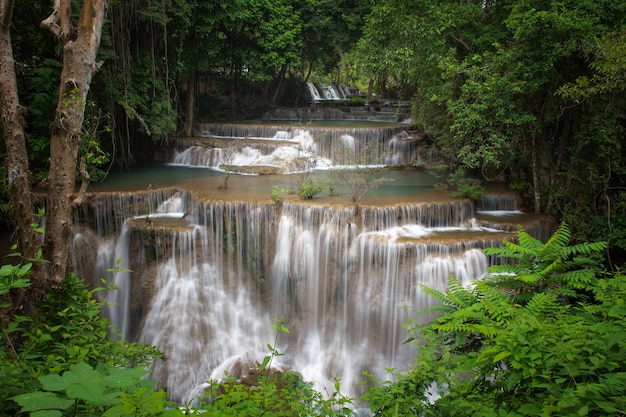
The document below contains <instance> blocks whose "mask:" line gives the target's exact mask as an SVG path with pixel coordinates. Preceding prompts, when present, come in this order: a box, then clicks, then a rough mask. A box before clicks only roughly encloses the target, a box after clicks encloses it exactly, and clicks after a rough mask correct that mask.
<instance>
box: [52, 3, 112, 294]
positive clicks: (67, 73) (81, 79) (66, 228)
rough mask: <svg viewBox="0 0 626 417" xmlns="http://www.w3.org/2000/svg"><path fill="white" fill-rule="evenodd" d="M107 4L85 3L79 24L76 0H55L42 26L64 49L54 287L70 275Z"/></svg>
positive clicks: (57, 126)
mask: <svg viewBox="0 0 626 417" xmlns="http://www.w3.org/2000/svg"><path fill="white" fill-rule="evenodd" d="M107 7H108V0H83V2H82V9H81V13H80V17H79V21H78V23H77V25H76V26H74V25H73V24H72V22H71V21H70V20H69V19H70V18H71V1H70V0H56V1H55V10H54V11H53V13H52V14H51V15H50V16H49V17H48V18H47V19H46V20H44V21H43V22H42V24H43V25H45V26H46V27H48V28H49V29H50V30H51V31H52V33H53V34H55V35H56V36H57V37H58V39H59V42H60V43H61V45H62V46H63V69H62V71H61V78H60V85H59V99H58V103H57V109H56V115H55V118H54V121H53V122H52V126H51V138H50V173H49V176H48V186H49V188H48V197H47V210H46V211H47V223H46V225H47V228H46V238H45V252H44V254H45V257H46V259H47V260H48V261H50V264H49V279H50V280H51V281H52V283H53V284H54V283H58V282H60V281H62V280H63V279H64V278H65V277H66V275H67V268H68V260H69V251H70V245H71V239H72V212H73V209H74V206H75V204H78V202H80V201H82V199H83V198H82V196H78V197H76V196H75V195H74V194H75V191H76V179H77V175H76V173H77V169H78V163H79V162H78V161H79V159H78V156H79V150H80V146H81V144H82V141H83V132H82V129H83V120H84V113H85V104H86V102H87V94H88V93H89V87H90V85H91V80H92V77H93V74H94V73H95V72H96V71H97V70H98V68H99V64H97V63H96V53H97V52H98V48H99V46H100V37H101V33H102V24H103V21H104V18H105V14H106V11H107Z"/></svg>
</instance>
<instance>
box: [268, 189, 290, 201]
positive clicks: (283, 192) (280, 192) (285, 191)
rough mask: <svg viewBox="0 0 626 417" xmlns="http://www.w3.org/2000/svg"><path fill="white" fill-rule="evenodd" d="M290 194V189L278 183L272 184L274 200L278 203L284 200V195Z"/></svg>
mask: <svg viewBox="0 0 626 417" xmlns="http://www.w3.org/2000/svg"><path fill="white" fill-rule="evenodd" d="M286 194H289V189H287V188H284V187H280V186H278V185H274V186H272V200H273V201H274V202H275V203H278V202H280V201H281V200H282V198H283V196H284V195H286Z"/></svg>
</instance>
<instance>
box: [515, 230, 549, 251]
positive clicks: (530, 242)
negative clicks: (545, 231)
mask: <svg viewBox="0 0 626 417" xmlns="http://www.w3.org/2000/svg"><path fill="white" fill-rule="evenodd" d="M517 241H518V242H519V245H520V246H521V247H523V248H524V249H526V250H528V251H532V253H534V254H535V255H536V254H537V253H538V252H539V251H540V250H541V249H542V248H543V246H544V245H543V243H541V241H540V240H539V239H537V238H535V237H533V236H531V235H530V234H529V233H528V232H526V231H525V230H524V229H523V228H522V227H521V226H518V227H517Z"/></svg>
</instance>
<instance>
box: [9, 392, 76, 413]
mask: <svg viewBox="0 0 626 417" xmlns="http://www.w3.org/2000/svg"><path fill="white" fill-rule="evenodd" d="M12 400H14V401H15V402H17V403H18V404H19V405H21V406H22V410H21V411H22V412H32V411H39V410H65V409H66V408H68V407H71V406H72V405H73V404H74V401H73V400H70V399H67V398H63V397H60V396H58V395H57V394H55V393H53V392H41V391H36V392H29V393H27V394H20V395H17V396H15V397H13V398H12Z"/></svg>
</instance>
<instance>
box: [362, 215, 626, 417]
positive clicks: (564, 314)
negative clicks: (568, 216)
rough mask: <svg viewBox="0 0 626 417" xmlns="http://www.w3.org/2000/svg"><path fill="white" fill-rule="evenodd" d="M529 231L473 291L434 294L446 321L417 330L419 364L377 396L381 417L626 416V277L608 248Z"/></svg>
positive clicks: (454, 288)
mask: <svg viewBox="0 0 626 417" xmlns="http://www.w3.org/2000/svg"><path fill="white" fill-rule="evenodd" d="M520 232H521V233H520V239H519V242H518V243H515V244H514V243H510V242H509V243H507V244H505V245H504V246H502V247H501V248H496V249H494V250H491V251H490V253H491V254H496V255H499V256H500V257H503V258H512V263H510V264H503V265H501V266H497V267H492V268H490V272H489V274H488V275H487V277H485V279H483V280H480V281H477V282H474V283H473V284H472V286H471V287H470V288H464V287H463V286H462V285H461V284H460V283H459V282H458V281H456V280H452V282H451V283H450V286H449V289H448V290H447V291H446V292H443V293H442V292H438V291H435V290H431V289H428V288H425V291H426V292H427V293H428V294H430V295H432V296H434V297H435V298H436V299H437V300H438V301H440V303H441V304H439V305H438V306H437V307H435V309H437V310H439V311H441V312H442V314H441V315H440V316H439V317H438V318H437V319H436V320H434V321H433V322H432V323H429V324H426V325H424V326H423V327H419V328H418V327H411V326H409V328H411V332H413V333H411V334H412V335H414V337H415V340H418V342H417V344H416V346H417V355H416V361H417V363H418V364H419V365H416V366H415V367H413V368H411V369H410V370H409V371H408V372H406V373H402V374H396V375H395V377H396V378H397V379H396V381H395V382H389V383H385V384H383V386H382V387H379V388H375V389H373V390H371V391H370V392H369V393H368V395H367V399H369V400H370V401H371V405H372V409H373V410H374V411H375V414H376V415H379V416H383V415H384V416H387V415H422V414H423V415H461V416H475V415H484V416H498V415H508V416H536V415H545V416H551V415H559V416H580V415H591V416H593V415H598V416H599V415H619V414H622V413H623V411H624V408H625V407H626V401H625V399H624V395H623V393H624V391H625V390H626V378H624V375H625V374H624V372H625V371H626V367H625V365H624V363H625V362H624V359H625V354H624V348H625V347H626V331H625V330H626V326H625V324H624V321H623V315H624V314H625V313H626V308H624V300H625V299H626V277H624V276H623V275H622V274H620V273H617V274H615V275H614V276H605V275H604V274H602V270H601V264H599V263H598V258H597V255H599V254H600V253H601V252H602V251H603V250H604V248H605V247H606V245H605V243H603V242H592V243H584V244H578V245H572V246H570V245H569V244H568V243H569V237H570V231H569V228H568V227H567V226H565V225H561V227H560V228H559V229H558V230H557V231H556V232H555V234H554V235H553V236H552V237H551V238H550V239H549V241H548V242H546V243H545V244H542V243H541V242H538V241H537V240H536V239H533V238H531V237H530V236H528V235H527V234H525V232H523V231H520ZM573 294H575V295H577V296H578V297H576V301H577V302H576V303H572V302H571V301H572V298H571V296H572V295H573ZM564 295H565V297H564Z"/></svg>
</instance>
